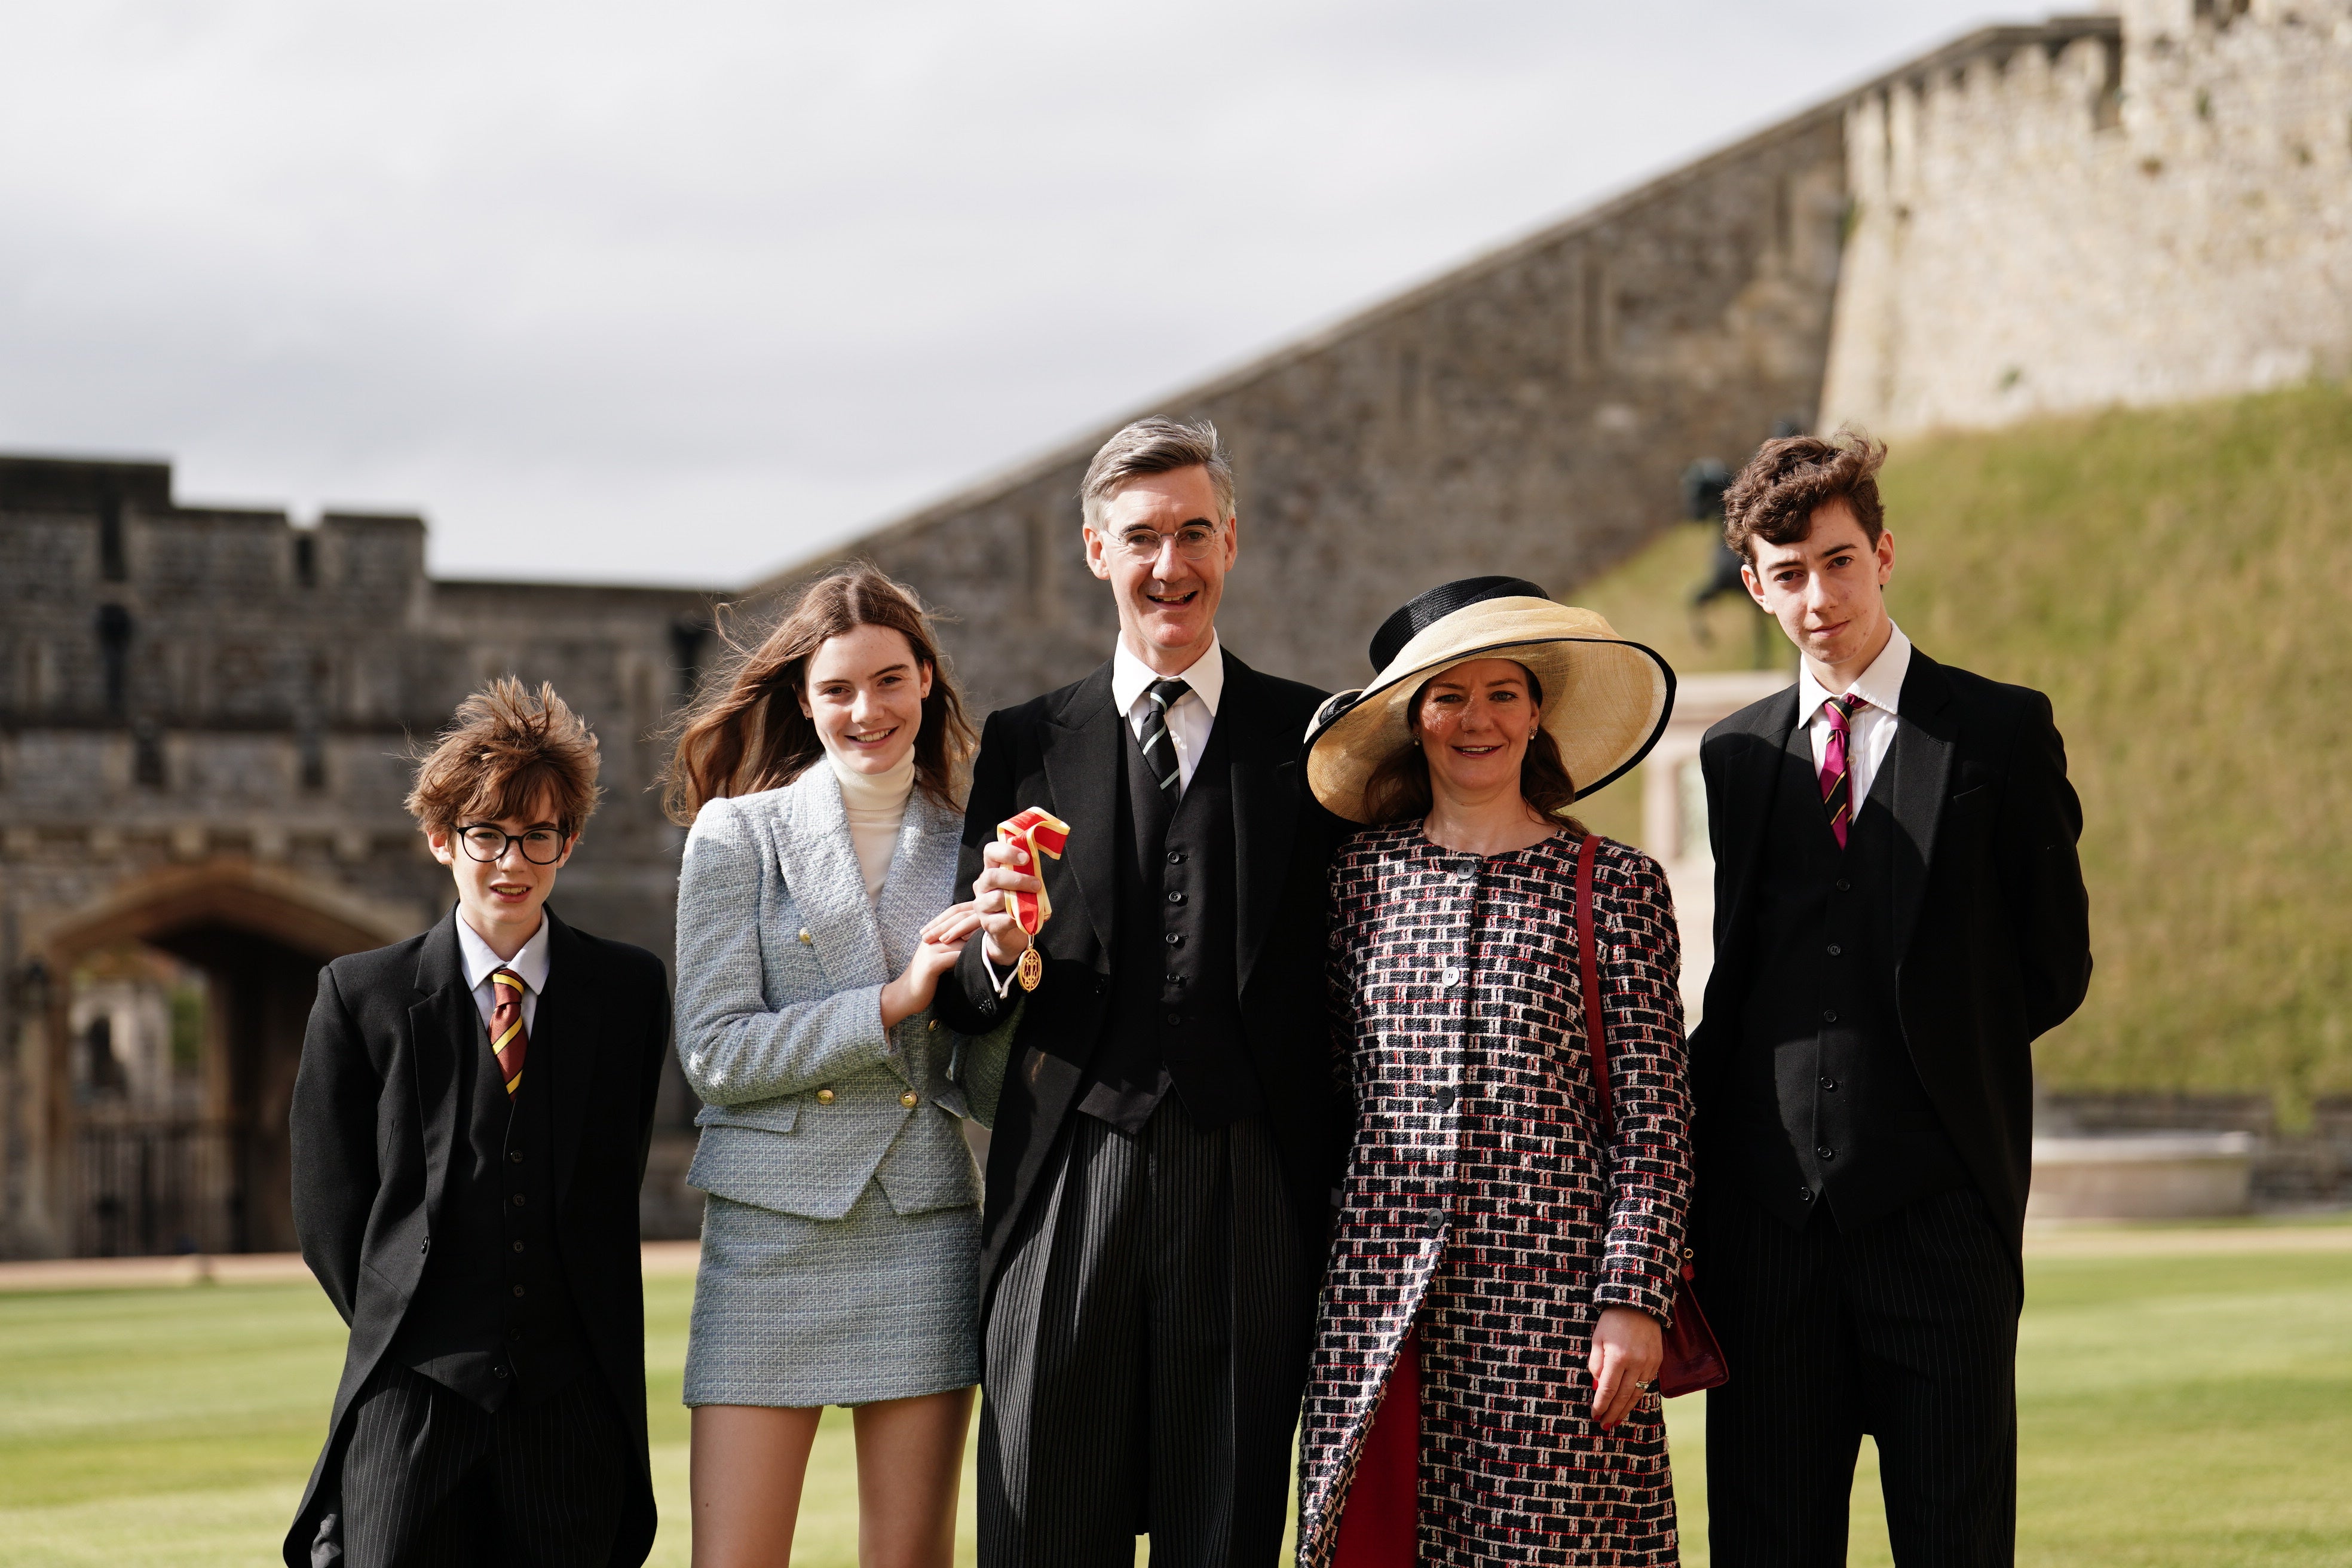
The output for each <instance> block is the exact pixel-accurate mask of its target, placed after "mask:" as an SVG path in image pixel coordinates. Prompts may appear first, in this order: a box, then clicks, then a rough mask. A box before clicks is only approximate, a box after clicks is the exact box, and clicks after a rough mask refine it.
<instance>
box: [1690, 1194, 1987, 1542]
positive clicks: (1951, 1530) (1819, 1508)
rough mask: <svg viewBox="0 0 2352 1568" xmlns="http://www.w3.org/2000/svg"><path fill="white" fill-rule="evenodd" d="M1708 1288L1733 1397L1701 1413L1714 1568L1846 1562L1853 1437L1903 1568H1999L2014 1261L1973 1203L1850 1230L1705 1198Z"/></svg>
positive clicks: (1716, 1400)
mask: <svg viewBox="0 0 2352 1568" xmlns="http://www.w3.org/2000/svg"><path fill="white" fill-rule="evenodd" d="M1702 1235H1703V1237H1704V1238H1705V1245H1704V1248H1703V1251H1702V1253H1701V1258H1702V1261H1703V1264H1704V1272H1703V1274H1702V1276H1701V1278H1700V1280H1699V1285H1700V1289H1701V1291H1702V1294H1703V1299H1704V1300H1705V1301H1706V1311H1707V1316H1708V1318H1709V1319H1710V1320H1711V1321H1713V1323H1714V1326H1715V1329H1716V1331H1717V1334H1718V1336H1719V1337H1720V1338H1721V1339H1722V1342H1723V1351H1724V1356H1725V1359H1726V1360H1727V1362H1728V1363H1729V1364H1730V1368H1731V1380H1730V1382H1728V1383H1727V1384H1725V1385H1724V1386H1722V1387H1721V1388H1717V1389H1711V1390H1709V1391H1708V1393H1707V1396H1706V1492H1707V1542H1708V1545H1709V1547H1710V1548H1711V1549H1712V1552H1713V1554H1714V1561H1715V1563H1717V1568H1822V1565H1834V1564H1842V1563H1844V1562H1845V1551H1846V1521H1847V1517H1848V1513H1849V1510H1850V1509H1851V1506H1852V1498H1853V1466H1854V1458H1855V1454H1856V1452H1857V1451H1858V1449H1859V1447H1860V1446H1861V1440H1862V1435H1863V1434H1864V1433H1865V1432H1867V1433H1869V1434H1870V1435H1871V1436H1872V1437H1874V1439H1876V1441H1877V1444H1878V1461H1879V1479H1880V1485H1881V1489H1882V1490H1883V1491H1884V1493H1885V1501H1886V1531H1887V1535H1888V1537H1889V1538H1890V1543H1891V1544H1892V1546H1893V1547H1894V1550H1895V1562H1897V1563H1901V1564H1903V1568H1946V1565H1949V1568H1981V1565H1990V1564H2005V1563H2010V1562H2011V1561H2012V1560H2013V1558H2014V1555H2015V1548H2016V1538H2017V1310H2018V1275H2017V1260H2016V1250H2015V1247H2014V1245H2013V1244H2012V1243H2011V1241H2010V1240H2009V1239H2008V1238H2007V1237H2004V1236H2003V1235H2001V1234H2000V1232H1999V1231H1998V1230H1996V1229H1995V1228H1994V1226H1993V1224H1992V1221H1991V1219H1990V1215H1988V1214H1987V1212H1986V1209H1985V1205H1984V1202H1983V1200H1982V1199H1981V1198H1979V1196H1978V1195H1977V1194H1976V1192H1975V1190H1974V1189H1973V1188H1963V1189H1960V1190H1958V1191H1954V1192H1945V1193H1938V1194H1933V1195H1931V1196H1928V1197H1925V1198H1921V1199H1919V1200H1918V1201H1916V1202H1915V1203H1912V1204H1910V1205H1906V1206H1905V1207H1903V1208H1901V1209H1898V1210H1896V1211H1895V1213H1893V1214H1892V1215H1887V1216H1886V1217H1885V1218H1884V1219H1881V1220H1877V1221H1874V1222H1873V1223H1872V1224H1870V1225H1867V1226H1858V1227H1856V1228H1855V1229H1853V1230H1852V1231H1842V1230H1840V1229H1839V1228H1838V1226H1837V1224H1836V1222H1835V1219H1834V1218H1833V1216H1832V1215H1828V1214H1824V1213H1820V1212H1816V1213H1815V1214H1814V1215H1812V1218H1811V1222H1810V1223H1809V1224H1808V1225H1807V1226H1805V1227H1804V1228H1803V1229H1802V1230H1796V1229H1791V1228H1790V1226H1788V1225H1787V1224H1786V1223H1785V1222H1783V1221H1781V1220H1779V1219H1776V1218H1774V1217H1773V1216H1772V1215H1769V1214H1766V1213H1765V1212H1764V1211H1763V1210H1762V1209H1760V1208H1758V1207H1756V1206H1755V1205H1752V1204H1749V1203H1747V1202H1745V1201H1743V1200H1741V1199H1740V1198H1739V1197H1738V1195H1737V1194H1722V1195H1714V1194H1710V1196H1709V1197H1708V1199H1707V1206H1706V1215H1705V1227H1704V1229H1703V1231H1702Z"/></svg>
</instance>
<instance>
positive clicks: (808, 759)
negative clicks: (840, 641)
mask: <svg viewBox="0 0 2352 1568" xmlns="http://www.w3.org/2000/svg"><path fill="white" fill-rule="evenodd" d="M859 626H887V627H889V628H890V629H891V630H892V631H894V632H897V633H898V634H899V635H900V636H901V637H905V638H906V639H907V644H908V647H911V648H913V649H914V653H915V660H916V662H917V663H918V664H920V665H924V666H927V667H929V669H930V672H931V694H930V695H929V697H926V698H924V699H923V724H922V728H921V729H919V730H918V731H915V784H916V787H917V788H919V789H920V790H921V791H922V792H923V793H924V794H925V795H929V796H930V798H931V799H932V800H934V801H936V802H938V803H939V804H940V805H943V806H945V807H947V808H948V809H949V810H950V811H961V809H963V802H962V801H961V799H959V798H958V795H959V787H958V786H959V784H960V782H961V773H962V770H963V765H964V763H965V762H966V761H967V760H968V759H969V758H970V757H971V752H972V740H973V737H972V731H971V723H970V722H969V721H967V720H966V719H965V718H964V716H963V700H962V698H961V697H960V696H958V695H957V692H956V687H955V682H954V680H953V679H950V677H949V675H948V666H947V660H946V659H945V658H943V657H942V656H941V655H940V645H939V639H938V638H937V637H934V636H933V635H932V632H931V623H930V617H929V616H927V615H925V614H924V613H923V605H922V601H921V600H919V599H918V598H916V597H915V594H914V590H913V589H911V588H908V587H907V586H905V585H904V584H898V583H894V582H892V581H891V580H890V579H889V578H887V577H886V576H884V575H883V574H881V573H880V572H878V571H877V570H875V569H874V568H873V567H872V566H870V565H867V564H866V563H864V562H859V563H856V565H852V566H845V567H842V568H840V569H839V570H837V571H835V572H831V573H828V574H826V575H824V576H823V577H820V578H818V579H817V580H816V581H815V582H814V583H812V584H809V585H808V586H807V587H806V588H803V590H801V596H800V598H799V599H798V600H796V601H795V602H794V603H793V606H792V608H791V609H789V610H787V611H785V612H784V614H783V616H782V617H781V618H780V619H778V620H777V621H776V622H775V623H774V624H773V625H772V626H769V628H768V629H767V630H766V632H765V633H763V634H761V636H760V637H758V638H757V640H756V641H755V640H753V639H752V638H751V637H748V636H739V635H737V633H736V632H735V631H734V630H733V629H732V628H730V627H729V626H726V624H725V617H724V616H722V617H721V624H720V627H719V635H720V637H722V638H724V639H725V641H726V644H727V648H728V655H729V657H728V658H727V660H726V662H725V663H724V664H722V665H721V666H720V668H719V669H718V670H717V671H715V672H714V673H713V675H712V677H711V679H709V680H708V681H707V682H706V683H705V684H704V686H703V689H702V694H701V695H700V696H698V698H696V700H695V701H694V703H693V704H692V706H690V707H689V708H688V710H686V712H685V713H684V715H683V716H681V717H680V719H679V720H678V721H677V724H676V725H675V730H676V733H677V748H676V749H675V750H674V751H673V752H671V754H670V760H669V766H668V767H667V769H666V770H664V772H663V774H662V806H663V809H665V810H666V811H667V812H668V813H669V817H670V820H671V821H672V822H677V823H690V822H692V821H693V820H694V818H695V815H696V814H697V813H698V812H699V811H701V809H702V807H703V805H704V803H705V802H707V801H711V800H716V799H718V798H719V797H720V796H722V795H751V794H754V793H756V792H758V791H760V790H765V789H781V788H782V787H783V786H784V785H785V784H790V783H792V782H793V780H794V779H796V778H798V777H800V776H801V774H802V773H805V772H807V771H808V769H809V767H810V765H811V764H812V763H815V762H816V761H817V759H818V758H820V757H822V756H824V741H822V740H821V739H819V738H818V735H817V730H816V721H814V720H813V719H811V718H810V717H809V716H808V715H807V714H805V713H803V712H802V711H801V697H802V694H803V692H805V691H806V690H807V689H808V666H809V660H810V659H811V658H814V656H815V654H816V650H817V649H818V648H820V647H824V644H825V641H826V639H827V638H830V637H839V636H841V635H842V634H843V633H845V632H848V631H853V630H855V629H856V628H857V627H859Z"/></svg>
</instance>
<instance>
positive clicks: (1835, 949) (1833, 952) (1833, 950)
mask: <svg viewBox="0 0 2352 1568" xmlns="http://www.w3.org/2000/svg"><path fill="white" fill-rule="evenodd" d="M1844 951H1845V949H1843V948H1842V947H1840V946H1839V945H1838V944H1837V943H1835V942H1832V943H1830V956H1831V957H1832V958H1835V957H1837V956H1838V954H1840V953H1842V952H1844Z"/></svg>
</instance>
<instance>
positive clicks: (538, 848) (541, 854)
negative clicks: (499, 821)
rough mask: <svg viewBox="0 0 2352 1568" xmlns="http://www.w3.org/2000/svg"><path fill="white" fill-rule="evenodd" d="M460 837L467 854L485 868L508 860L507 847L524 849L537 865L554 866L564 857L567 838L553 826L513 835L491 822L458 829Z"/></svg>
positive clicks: (525, 854)
mask: <svg viewBox="0 0 2352 1568" xmlns="http://www.w3.org/2000/svg"><path fill="white" fill-rule="evenodd" d="M457 837H458V838H459V840H460V841H462V842H463V843H464V844H465V846H466V853H467V855H468V856H470V857H472V858H474V859H477V860H479V861H480V862H482V864H484V865H485V866H495V865H497V864H498V863H499V861H501V860H503V859H505V858H507V846H508V845H509V844H520V845H521V846H522V858H524V859H526V860H528V861H530V863H531V864H532V865H534V866H552V865H554V864H555V863H556V862H557V861H558V860H561V859H562V858H563V835H562V833H560V832H558V831H557V830H556V829H554V828H552V827H526V828H524V829H523V830H522V831H521V832H520V833H509V832H508V831H507V830H506V829H505V828H503V827H499V826H495V825H494V824H491V823H488V822H478V823H476V824H474V826H471V827H461V828H459V829H457Z"/></svg>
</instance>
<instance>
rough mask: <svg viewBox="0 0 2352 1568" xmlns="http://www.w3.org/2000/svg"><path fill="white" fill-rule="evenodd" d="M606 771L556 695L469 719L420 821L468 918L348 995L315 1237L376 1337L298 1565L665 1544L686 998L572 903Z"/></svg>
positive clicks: (309, 1128)
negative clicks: (667, 1350)
mask: <svg viewBox="0 0 2352 1568" xmlns="http://www.w3.org/2000/svg"><path fill="white" fill-rule="evenodd" d="M596 766H597V759H596V742H595V739H594V737H593V736H592V735H591V734H590V733H589V732H588V729H587V726H586V725H584V724H583V723H582V722H581V721H580V720H579V719H578V718H577V717H576V716H575V715H574V714H573V713H572V710H571V709H570V708H568V707H566V706H565V705H564V703H563V701H562V699H561V698H559V697H557V696H556V695H555V692H554V689H552V688H551V687H546V686H542V687H541V688H540V689H539V692H538V694H537V695H536V696H533V695H531V694H530V693H527V692H526V691H525V690H524V689H523V688H522V687H521V686H520V684H518V683H517V682H515V681H514V680H512V679H505V680H500V681H499V682H497V683H496V684H494V685H493V686H491V687H490V688H489V689H488V690H486V691H483V692H480V693H478V694H477V695H475V696H473V697H470V698H468V699H467V700H466V702H465V704H464V705H463V706H461V707H460V708H459V709H458V710H457V723H456V726H455V727H454V728H453V729H452V730H450V731H448V732H447V733H446V735H444V736H443V737H442V739H441V741H440V743H439V745H438V746H437V747H436V749H435V750H434V752H432V754H431V755H430V756H428V757H427V758H425V762H424V763H422V764H421V765H420V766H419V767H418V769H417V773H416V781H415V789H414V790H413V791H412V792H411V794H410V795H409V799H408V807H409V810H410V811H411V812H412V813H413V814H415V816H416V817H417V820H418V824H419V826H421V827H422V828H423V829H424V831H425V837H426V838H427V840H428V841H429V842H430V844H431V845H432V847H433V854H434V857H435V858H436V859H438V860H439V861H440V862H441V863H442V864H443V865H445V866H446V867H448V868H449V870H450V874H451V876H452V877H453V878H454V879H455V880H456V882H457V908H456V910H454V911H453V912H452V913H451V914H450V915H449V917H448V918H446V919H445V920H442V921H438V922H437V923H436V924H435V925H434V926H433V927H432V929H431V930H429V931H426V932H425V934H424V935H422V936H419V937H414V938H411V939H410V940H409V941H407V942H398V943H395V944H394V945H393V946H391V947H386V948H379V949H377V950H376V951H375V952H362V953H354V954H352V956H350V957H348V958H340V959H337V960H336V961H335V962H334V963H331V964H329V965H328V966H327V967H326V969H325V970H324V971H323V972H321V973H320V976H319V1000H318V1004H317V1005H316V1006H314V1007H313V1008H312V1009H311V1013H310V1032H309V1034H308V1035H307V1036H306V1037H304V1040H303V1043H302V1065H301V1068H300V1071H299V1075H298V1076H297V1078H296V1079H295V1085H294V1109H293V1146H294V1224H295V1228H296V1230H297V1231H298V1232H299V1234H300V1236H301V1238H302V1256H303V1258H305V1260H307V1261H308V1262H309V1263H310V1270H311V1272H312V1273H314V1274H316V1275H317V1276H318V1278H319V1283H320V1285H322V1286H324V1287H325V1288H326V1291H327V1295H328V1296H329V1298H330V1299H331V1300H333V1302H334V1304H335V1310H337V1311H339V1312H341V1314H342V1315H343V1320H344V1321H346V1322H348V1323H349V1324H350V1325H351V1330H352V1335H351V1346H350V1349H349V1350H348V1351H347V1352H345V1355H344V1359H343V1375H342V1382H341V1385H340V1386H338V1387H337V1389H336V1390H335V1404H334V1415H333V1416H332V1419H331V1423H330V1427H329V1436H328V1438H327V1446H326V1447H325V1449H324V1450H323V1451H322V1452H321V1453H320V1456H319V1461H318V1464H317V1466H316V1467H315V1468H313V1469H312V1471H311V1473H310V1488H309V1489H308V1490H307V1491H306V1492H305V1493H304V1495H303V1499H302V1506H301V1509H300V1510H299V1512H298V1514H297V1515H296V1517H295V1521H294V1526H293V1529H292V1530H291V1531H289V1532H288V1534H287V1537H286V1545H285V1556H286V1562H287V1563H288V1564H289V1568H306V1565H307V1568H327V1565H329V1564H337V1565H340V1568H411V1565H414V1568H451V1565H465V1564H475V1563H479V1564H483V1565H485V1568H488V1565H490V1564H496V1565H498V1568H508V1565H509V1564H520V1563H528V1564H531V1565H532V1568H635V1564H637V1563H643V1562H644V1561H645V1558H646V1552H647V1551H648V1550H649V1549H650V1548H651V1546H652V1544H653V1537H654V1500H653V1487H652V1481H651V1478H650V1474H649V1471H648V1468H647V1463H646V1355H645V1302H644V1297H643V1293H642V1286H641V1283H640V1279H639V1269H638V1258H639V1253H638V1247H637V1187H638V1185H639V1184H640V1183H641V1182H642V1181H643V1179H644V1175H645V1161H646V1145H647V1141H648V1139H649V1137H650V1135H651V1132H652V1128H653V1112H654V1094H655V1089H656V1085H657V1083H658V1080H659V1076H660V1072H661V1064H662V1057H663V1054H664V1052H666V1051H667V1049H668V1046H669V986H668V981H667V976H666V974H665V973H664V972H663V969H662V964H661V961H660V960H659V959H657V958H656V957H654V955H653V954H651V953H649V952H645V951H644V950H643V949H641V948H635V947H629V946H626V945H625V944H623V943H620V942H604V941H601V940H599V939H598V938H595V937H593V936H590V935H588V934H587V933H586V932H584V931H574V930H573V929H572V928H571V927H570V926H567V925H565V924H564V923H563V922H562V921H561V920H558V919H557V918H556V915H555V911H554V910H551V909H548V908H545V907H544V906H545V903H546V900H547V895H548V892H549V890H550V889H552V888H553V887H554V885H555V877H556V873H557V872H558V871H560V870H562V868H563V864H564V862H565V861H566V860H567V859H569V858H571V855H572V848H573V847H574V846H575V845H577V844H578V843H579V839H580V830H581V828H582V827H583V826H584V825H585V823H586V822H587V820H588V816H589V814H590V813H591V812H592V811H593V810H594V809H595V805H596V794H597V789H596Z"/></svg>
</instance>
